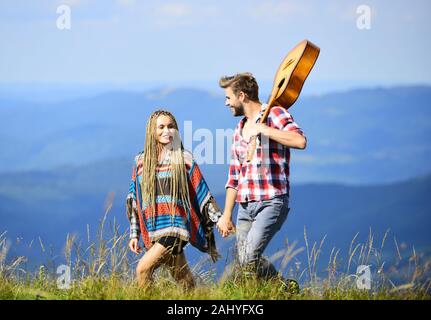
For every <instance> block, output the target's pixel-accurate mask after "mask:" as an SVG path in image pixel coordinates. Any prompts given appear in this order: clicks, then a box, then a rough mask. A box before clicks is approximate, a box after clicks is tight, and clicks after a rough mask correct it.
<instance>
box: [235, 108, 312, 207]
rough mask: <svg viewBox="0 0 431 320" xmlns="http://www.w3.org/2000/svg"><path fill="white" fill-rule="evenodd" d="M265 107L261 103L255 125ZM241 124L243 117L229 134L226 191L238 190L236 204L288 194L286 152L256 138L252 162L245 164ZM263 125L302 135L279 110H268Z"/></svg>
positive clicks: (245, 144) (245, 147) (288, 115)
mask: <svg viewBox="0 0 431 320" xmlns="http://www.w3.org/2000/svg"><path fill="white" fill-rule="evenodd" d="M266 107H267V104H262V108H261V111H260V113H259V116H258V117H257V119H256V123H257V122H259V121H260V118H261V117H262V115H263V113H264V111H265V109H266ZM245 121H246V118H245V117H244V118H243V119H241V121H240V122H239V123H238V125H237V126H236V128H235V132H234V134H233V143H232V148H231V161H230V166H229V177H228V181H227V183H226V188H233V189H236V190H237V191H238V195H237V199H236V201H237V202H249V201H261V200H268V199H272V198H274V197H275V196H279V195H284V194H287V195H289V189H290V188H289V162H290V149H289V148H288V147H286V146H284V145H282V144H281V143H278V142H276V141H274V140H271V139H268V137H265V136H263V135H259V137H258V139H257V144H256V145H257V147H256V152H255V154H254V156H253V159H252V160H251V161H250V162H247V148H248V142H246V141H245V140H244V139H243V137H242V135H241V133H242V128H243V127H244V123H245ZM266 125H267V126H269V127H273V128H276V129H280V130H284V131H296V132H298V133H300V134H301V135H304V134H303V132H302V130H301V128H300V127H299V126H298V124H296V123H295V121H294V120H293V117H292V116H291V115H290V114H289V113H288V112H287V110H286V109H284V108H282V107H272V108H271V111H270V113H269V115H268V118H267V120H266Z"/></svg>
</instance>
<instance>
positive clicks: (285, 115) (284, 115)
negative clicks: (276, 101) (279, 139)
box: [268, 107, 305, 136]
mask: <svg viewBox="0 0 431 320" xmlns="http://www.w3.org/2000/svg"><path fill="white" fill-rule="evenodd" d="M268 118H269V119H270V121H271V123H272V126H273V127H275V128H276V129H280V130H284V131H296V132H297V133H299V134H301V135H303V136H305V135H304V132H303V131H302V130H301V128H300V127H299V125H298V124H297V123H296V122H295V120H293V117H292V115H291V114H290V113H289V112H287V110H286V109H284V108H282V107H273V108H271V112H270V113H269V117H268Z"/></svg>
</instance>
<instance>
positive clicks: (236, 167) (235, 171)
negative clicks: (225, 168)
mask: <svg viewBox="0 0 431 320" xmlns="http://www.w3.org/2000/svg"><path fill="white" fill-rule="evenodd" d="M236 143H237V130H235V132H234V135H233V137H232V146H231V156H230V164H229V175H228V180H227V183H226V185H225V189H227V188H233V189H235V190H238V177H239V174H240V171H241V163H240V162H239V159H238V155H237V153H236V148H235V145H236Z"/></svg>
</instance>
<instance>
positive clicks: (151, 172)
mask: <svg viewBox="0 0 431 320" xmlns="http://www.w3.org/2000/svg"><path fill="white" fill-rule="evenodd" d="M162 115H163V116H167V117H169V118H170V119H171V120H172V122H173V124H174V128H175V133H174V137H173V142H172V150H171V156H170V160H169V165H170V172H171V179H170V191H171V194H170V196H171V204H170V209H171V218H172V219H173V218H174V214H175V209H176V206H177V202H178V200H180V201H181V203H182V206H183V207H184V209H185V210H186V212H187V210H190V207H191V206H190V196H189V188H188V182H187V173H186V166H185V163H184V148H183V145H182V143H181V138H180V136H179V133H178V125H177V121H176V120H175V117H174V116H173V115H172V114H171V113H170V112H169V111H165V110H157V111H155V112H153V113H152V114H151V116H150V118H149V119H148V122H147V128H146V137H145V148H144V154H143V173H142V180H141V190H142V200H143V202H144V203H146V204H147V205H150V206H151V217H152V218H153V219H152V221H153V223H155V219H154V218H155V213H156V212H155V207H156V189H157V185H156V183H157V177H156V168H157V165H158V162H159V155H160V152H161V151H162V145H161V143H159V141H158V137H157V118H158V117H159V116H162Z"/></svg>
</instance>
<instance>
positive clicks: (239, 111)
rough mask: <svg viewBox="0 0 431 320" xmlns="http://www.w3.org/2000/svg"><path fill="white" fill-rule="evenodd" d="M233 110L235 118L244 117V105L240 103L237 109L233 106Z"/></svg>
mask: <svg viewBox="0 0 431 320" xmlns="http://www.w3.org/2000/svg"><path fill="white" fill-rule="evenodd" d="M231 107H232V109H233V116H234V117H241V116H243V115H244V105H243V104H242V103H240V104H239V105H238V106H237V107H233V106H231Z"/></svg>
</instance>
